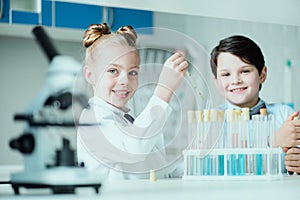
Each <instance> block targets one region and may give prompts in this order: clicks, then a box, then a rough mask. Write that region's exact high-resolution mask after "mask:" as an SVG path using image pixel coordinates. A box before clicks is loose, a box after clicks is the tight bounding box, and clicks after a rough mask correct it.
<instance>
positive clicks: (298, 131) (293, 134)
mask: <svg viewBox="0 0 300 200" xmlns="http://www.w3.org/2000/svg"><path fill="white" fill-rule="evenodd" d="M298 114H299V111H296V112H294V113H293V114H291V115H290V116H289V117H288V119H287V120H286V121H285V122H284V123H283V124H282V126H281V127H280V129H279V130H278V132H277V133H276V144H277V146H280V147H294V146H296V145H300V120H293V119H294V117H296V116H298Z"/></svg>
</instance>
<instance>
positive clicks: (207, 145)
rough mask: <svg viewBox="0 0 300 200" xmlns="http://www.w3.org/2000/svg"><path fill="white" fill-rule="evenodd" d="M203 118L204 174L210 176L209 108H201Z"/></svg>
mask: <svg viewBox="0 0 300 200" xmlns="http://www.w3.org/2000/svg"><path fill="white" fill-rule="evenodd" d="M203 118H204V138H205V143H204V144H203V147H204V150H205V151H204V152H205V153H206V155H205V158H204V165H205V169H204V170H205V171H204V174H205V175H206V176H210V175H211V161H210V155H209V152H210V147H211V144H210V136H209V133H210V127H211V124H210V110H208V109H204V110H203Z"/></svg>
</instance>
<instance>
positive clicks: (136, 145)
mask: <svg viewBox="0 0 300 200" xmlns="http://www.w3.org/2000/svg"><path fill="white" fill-rule="evenodd" d="M89 105H90V108H88V109H85V110H83V112H82V114H81V117H80V120H79V126H78V130H77V156H78V162H79V163H81V162H83V163H84V164H85V167H86V168H87V169H88V170H89V171H93V172H97V173H98V174H99V175H100V176H101V178H102V179H106V178H109V179H134V178H149V171H150V170H151V169H155V170H157V172H158V173H157V176H158V177H163V176H166V174H168V173H169V172H170V171H172V170H173V169H170V168H168V167H166V166H167V164H168V163H167V162H166V160H165V156H166V155H165V150H164V140H163V133H162V131H161V129H162V127H163V125H164V123H165V122H166V120H167V118H168V116H169V114H170V113H171V111H172V109H171V107H170V106H169V105H168V104H167V103H166V102H164V101H163V100H161V99H160V98H158V97H156V96H152V98H151V99H150V101H149V103H148V104H147V106H146V108H145V109H144V110H143V111H142V113H141V114H140V115H139V116H138V117H137V118H136V119H135V121H134V123H133V124H131V123H130V122H129V121H128V120H127V119H126V118H124V117H123V116H124V114H125V113H127V112H128V111H129V110H128V109H126V108H125V109H123V110H121V109H118V108H116V107H114V106H113V105H111V104H109V103H107V102H105V101H103V100H102V99H100V98H97V97H92V98H91V99H90V101H89Z"/></svg>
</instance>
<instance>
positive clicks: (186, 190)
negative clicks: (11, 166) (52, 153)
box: [0, 175, 300, 200]
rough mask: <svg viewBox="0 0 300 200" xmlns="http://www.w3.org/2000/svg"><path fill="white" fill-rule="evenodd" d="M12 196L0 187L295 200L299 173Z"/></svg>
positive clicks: (109, 195) (115, 195) (117, 195)
mask: <svg viewBox="0 0 300 200" xmlns="http://www.w3.org/2000/svg"><path fill="white" fill-rule="evenodd" d="M20 192H21V195H19V196H15V195H14V194H13V191H12V189H11V188H10V186H9V185H1V186H0V199H1V200H5V199H16V200H18V199H20V200H22V199H24V200H26V199H43V200H44V199H46V200H47V199H49V200H56V199H70V200H71V199H74V200H75V199H87V200H88V199H112V200H113V199H130V200H132V199H139V200H146V199H151V200H153V199H172V200H174V199H178V200H180V199H182V200H185V199H188V200H190V199H197V200H199V199H201V200H203V199H213V200H215V199H222V200H226V199H229V200H235V199H236V200H248V199H255V200H258V199H265V200H277V199H278V200H283V199H284V200H286V199H287V200H288V199H291V200H298V199H300V176H297V175H294V176H284V177H283V179H282V180H272V181H271V180H251V181H250V180H248V181H246V180H240V181H237V180H234V181H229V180H227V181H198V180H181V179H164V180H157V181H156V182H150V181H149V180H124V181H107V182H104V183H103V186H102V187H101V189H100V194H95V192H94V190H93V189H92V188H82V189H78V190H76V194H75V195H53V194H51V191H50V190H46V189H30V190H26V189H24V190H22V189H21V190H20Z"/></svg>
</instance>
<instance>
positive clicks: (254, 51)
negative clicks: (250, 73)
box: [210, 35, 265, 78]
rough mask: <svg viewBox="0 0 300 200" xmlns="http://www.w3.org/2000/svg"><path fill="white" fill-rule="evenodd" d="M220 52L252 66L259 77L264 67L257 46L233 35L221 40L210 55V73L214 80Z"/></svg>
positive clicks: (263, 61) (247, 39)
mask: <svg viewBox="0 0 300 200" xmlns="http://www.w3.org/2000/svg"><path fill="white" fill-rule="evenodd" d="M222 52H227V53H231V54H232V55H235V56H238V57H239V58H240V59H241V60H242V61H243V62H245V63H247V64H252V65H254V66H255V67H256V69H257V70H258V73H259V75H260V73H261V71H262V69H263V67H264V66H265V60H264V55H263V54H262V51H261V49H260V48H259V46H258V45H257V44H256V43H255V42H254V41H252V40H251V39H249V38H247V37H245V36H241V35H234V36H231V37H228V38H225V39H223V40H221V41H220V42H219V45H218V46H216V47H215V48H214V49H213V50H212V52H211V54H210V66H211V71H212V73H213V74H214V76H215V78H217V66H218V56H219V55H220V53H222Z"/></svg>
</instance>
